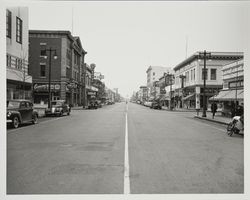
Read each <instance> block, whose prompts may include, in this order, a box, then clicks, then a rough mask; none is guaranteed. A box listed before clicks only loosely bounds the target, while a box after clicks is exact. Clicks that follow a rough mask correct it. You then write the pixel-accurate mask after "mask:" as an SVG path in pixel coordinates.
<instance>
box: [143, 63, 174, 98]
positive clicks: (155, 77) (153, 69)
mask: <svg viewBox="0 0 250 200" xmlns="http://www.w3.org/2000/svg"><path fill="white" fill-rule="evenodd" d="M146 73H147V87H148V97H149V98H154V95H153V94H154V93H155V89H154V88H153V87H154V82H155V81H159V79H160V78H161V77H162V76H163V74H164V73H173V70H172V69H171V68H170V67H161V66H149V68H148V69H147V71H146Z"/></svg>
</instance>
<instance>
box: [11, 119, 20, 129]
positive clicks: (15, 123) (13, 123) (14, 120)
mask: <svg viewBox="0 0 250 200" xmlns="http://www.w3.org/2000/svg"><path fill="white" fill-rule="evenodd" d="M12 125H13V127H14V128H18V126H19V119H18V117H14V118H13V121H12Z"/></svg>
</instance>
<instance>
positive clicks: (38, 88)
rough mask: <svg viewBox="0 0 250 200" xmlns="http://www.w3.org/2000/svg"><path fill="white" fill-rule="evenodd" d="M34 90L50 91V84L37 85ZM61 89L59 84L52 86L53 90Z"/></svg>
mask: <svg viewBox="0 0 250 200" xmlns="http://www.w3.org/2000/svg"><path fill="white" fill-rule="evenodd" d="M33 88H34V90H35V91H48V90H49V84H42V83H35V84H34V86H33ZM60 88H61V86H60V85H59V84H51V85H50V89H51V90H60Z"/></svg>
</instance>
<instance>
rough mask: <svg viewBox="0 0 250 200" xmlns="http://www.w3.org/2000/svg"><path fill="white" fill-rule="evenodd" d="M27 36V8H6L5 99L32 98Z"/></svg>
mask: <svg viewBox="0 0 250 200" xmlns="http://www.w3.org/2000/svg"><path fill="white" fill-rule="evenodd" d="M28 38H29V33H28V8H27V7H9V8H7V9H6V48H7V49H6V52H7V54H6V78H7V99H32V76H30V75H29V41H28Z"/></svg>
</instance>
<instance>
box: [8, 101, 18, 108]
mask: <svg viewBox="0 0 250 200" xmlns="http://www.w3.org/2000/svg"><path fill="white" fill-rule="evenodd" d="M19 106H20V102H18V101H7V108H19Z"/></svg>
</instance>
